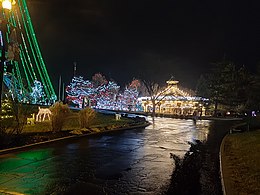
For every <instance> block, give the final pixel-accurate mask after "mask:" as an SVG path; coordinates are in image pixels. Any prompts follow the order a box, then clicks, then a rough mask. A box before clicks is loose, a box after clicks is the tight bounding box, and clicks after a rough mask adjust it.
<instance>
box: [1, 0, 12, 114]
mask: <svg viewBox="0 0 260 195" xmlns="http://www.w3.org/2000/svg"><path fill="white" fill-rule="evenodd" d="M0 2H2V9H3V10H2V12H4V11H11V9H12V5H14V4H15V0H0ZM0 26H1V28H0V30H1V40H0V41H1V47H2V50H1V58H0V112H1V110H2V93H3V79H4V64H5V61H6V57H5V52H6V32H7V30H6V28H7V21H6V20H5V18H4V14H2V17H1V18H0Z"/></svg>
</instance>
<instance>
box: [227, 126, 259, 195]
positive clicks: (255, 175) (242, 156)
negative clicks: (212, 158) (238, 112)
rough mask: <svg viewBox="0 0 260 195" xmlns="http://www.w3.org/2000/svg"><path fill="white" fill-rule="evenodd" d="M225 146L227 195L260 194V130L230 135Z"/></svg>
mask: <svg viewBox="0 0 260 195" xmlns="http://www.w3.org/2000/svg"><path fill="white" fill-rule="evenodd" d="M223 144H224V145H223V146H224V147H223V151H222V170H223V177H224V184H225V187H226V194H228V195H229V194H260V183H259V181H260V130H256V131H250V132H244V133H236V134H230V135H228V136H227V137H226V138H225V141H224V143H223Z"/></svg>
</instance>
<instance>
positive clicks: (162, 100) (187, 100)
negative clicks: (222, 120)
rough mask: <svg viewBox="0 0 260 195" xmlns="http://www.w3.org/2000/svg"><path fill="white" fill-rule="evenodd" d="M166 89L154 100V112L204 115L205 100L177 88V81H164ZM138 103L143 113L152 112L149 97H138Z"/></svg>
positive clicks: (206, 100)
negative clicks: (140, 104)
mask: <svg viewBox="0 0 260 195" xmlns="http://www.w3.org/2000/svg"><path fill="white" fill-rule="evenodd" d="M166 83H167V85H168V86H167V87H166V88H165V89H164V90H162V91H160V92H159V95H158V99H157V100H156V102H155V103H156V106H155V112H156V113H163V114H173V115H184V116H186V115H193V114H194V112H196V113H201V114H205V111H206V110H205V106H204V105H205V104H207V102H208V101H209V100H208V99H206V98H202V97H196V96H192V95H191V94H189V93H187V92H185V91H183V90H181V89H180V88H179V87H178V83H179V81H177V80H174V79H170V80H168V81H166ZM139 101H140V102H141V103H142V107H143V109H144V111H145V112H152V107H153V104H152V100H151V97H140V98H139Z"/></svg>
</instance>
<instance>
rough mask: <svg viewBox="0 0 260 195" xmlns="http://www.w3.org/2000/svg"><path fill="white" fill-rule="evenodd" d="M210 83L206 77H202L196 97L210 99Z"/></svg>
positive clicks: (198, 83) (197, 87)
mask: <svg viewBox="0 0 260 195" xmlns="http://www.w3.org/2000/svg"><path fill="white" fill-rule="evenodd" d="M208 87H209V86H208V81H207V79H206V78H205V77H204V75H200V78H199V80H198V82H197V86H196V95H197V96H199V97H204V98H208V97H209V95H210V94H209V88H208Z"/></svg>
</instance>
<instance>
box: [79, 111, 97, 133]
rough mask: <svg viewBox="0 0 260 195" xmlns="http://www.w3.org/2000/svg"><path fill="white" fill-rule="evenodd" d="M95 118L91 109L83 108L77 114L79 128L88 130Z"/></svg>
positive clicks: (94, 113)
mask: <svg viewBox="0 0 260 195" xmlns="http://www.w3.org/2000/svg"><path fill="white" fill-rule="evenodd" d="M95 117H96V112H95V110H93V109H92V108H85V109H84V110H81V111H80V112H79V122H80V127H81V128H89V126H90V125H91V124H92V123H93V120H94V118H95Z"/></svg>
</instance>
